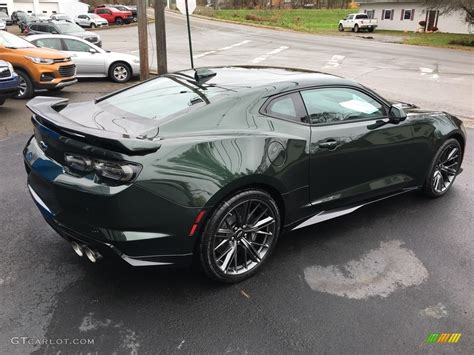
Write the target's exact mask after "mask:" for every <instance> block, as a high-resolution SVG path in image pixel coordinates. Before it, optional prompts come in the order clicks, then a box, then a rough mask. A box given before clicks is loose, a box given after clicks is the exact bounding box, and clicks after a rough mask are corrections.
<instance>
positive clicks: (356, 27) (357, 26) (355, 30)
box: [354, 24, 360, 33]
mask: <svg viewBox="0 0 474 355" xmlns="http://www.w3.org/2000/svg"><path fill="white" fill-rule="evenodd" d="M359 31H360V29H359V25H358V24H356V25H355V26H354V32H355V33H359Z"/></svg>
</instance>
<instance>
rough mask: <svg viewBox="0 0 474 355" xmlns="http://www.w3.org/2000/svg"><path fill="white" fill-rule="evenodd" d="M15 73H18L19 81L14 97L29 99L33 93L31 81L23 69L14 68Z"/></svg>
mask: <svg viewBox="0 0 474 355" xmlns="http://www.w3.org/2000/svg"><path fill="white" fill-rule="evenodd" d="M16 73H17V74H18V77H19V81H20V83H19V85H18V86H19V90H18V94H16V95H15V99H31V98H32V97H33V95H34V93H35V88H34V85H33V82H32V81H31V79H30V77H29V76H28V74H27V73H25V72H24V71H23V70H16Z"/></svg>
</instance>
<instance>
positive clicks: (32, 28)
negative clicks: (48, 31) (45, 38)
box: [30, 24, 39, 31]
mask: <svg viewBox="0 0 474 355" xmlns="http://www.w3.org/2000/svg"><path fill="white" fill-rule="evenodd" d="M38 27H39V25H35V24H32V25H30V30H32V31H39V29H38Z"/></svg>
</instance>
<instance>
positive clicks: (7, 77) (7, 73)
mask: <svg viewBox="0 0 474 355" xmlns="http://www.w3.org/2000/svg"><path fill="white" fill-rule="evenodd" d="M18 84H19V80H18V75H17V74H16V73H15V71H14V70H13V66H12V65H11V64H10V63H8V62H4V61H3V60H0V106H1V105H3V103H4V102H5V100H6V99H8V98H9V97H13V96H15V95H17V94H18V89H19V86H18Z"/></svg>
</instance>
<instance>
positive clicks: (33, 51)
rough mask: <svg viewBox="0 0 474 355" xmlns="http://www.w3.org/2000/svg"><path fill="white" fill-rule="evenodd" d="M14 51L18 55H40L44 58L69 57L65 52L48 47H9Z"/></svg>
mask: <svg viewBox="0 0 474 355" xmlns="http://www.w3.org/2000/svg"><path fill="white" fill-rule="evenodd" d="M11 50H12V51H15V54H19V55H26V56H30V57H40V58H46V59H64V58H69V57H70V56H69V55H67V54H66V53H63V52H60V51H57V50H55V49H48V48H36V47H32V48H18V49H11Z"/></svg>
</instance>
